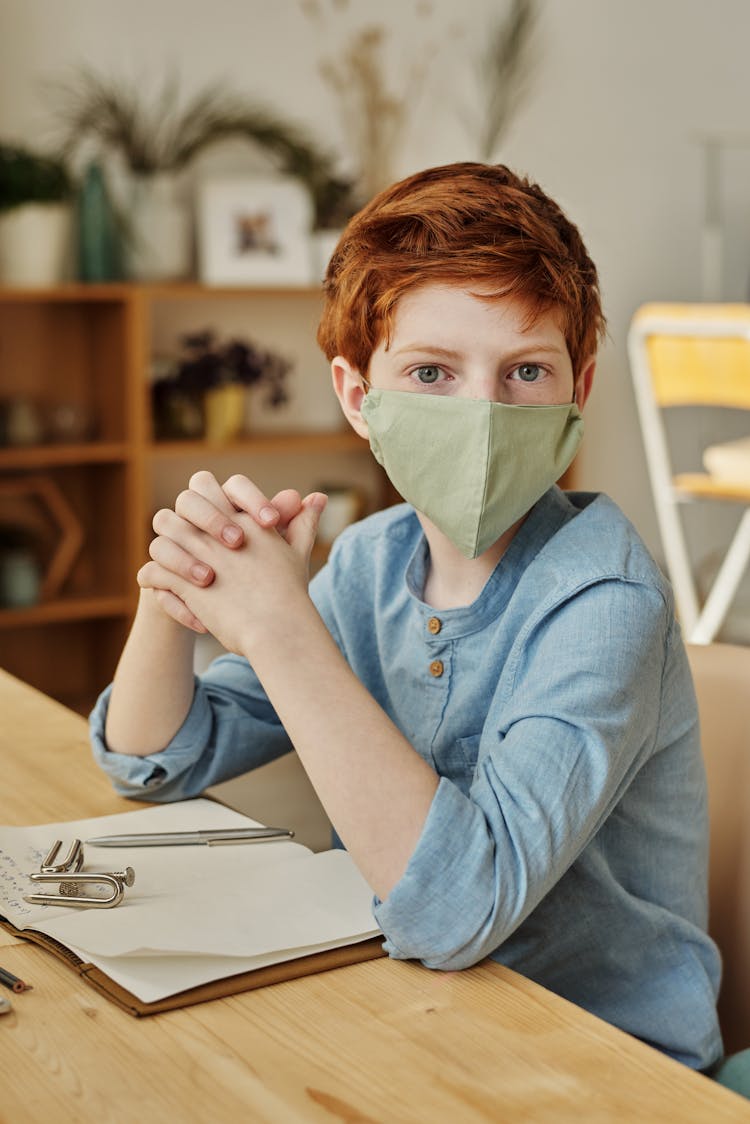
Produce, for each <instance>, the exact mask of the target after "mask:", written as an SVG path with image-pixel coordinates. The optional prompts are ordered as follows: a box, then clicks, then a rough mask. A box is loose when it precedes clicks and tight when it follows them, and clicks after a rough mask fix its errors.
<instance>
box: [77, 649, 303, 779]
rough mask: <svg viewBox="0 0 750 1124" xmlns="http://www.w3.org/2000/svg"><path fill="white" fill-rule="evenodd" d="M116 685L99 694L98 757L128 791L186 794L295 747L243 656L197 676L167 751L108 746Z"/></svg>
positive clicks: (94, 716)
mask: <svg viewBox="0 0 750 1124" xmlns="http://www.w3.org/2000/svg"><path fill="white" fill-rule="evenodd" d="M111 690H112V688H111V686H110V687H108V688H107V689H106V690H105V691H103V692H102V694H101V695H100V697H99V699H98V700H97V703H96V706H95V707H94V709H93V711H92V713H91V716H90V718H89V731H90V740H91V747H92V751H93V755H94V759H95V760H96V762H97V764H98V765H99V766H100V767H101V768H102V769H103V770H104V772H105V773H107V775H108V776H109V777H110V779H111V781H112V784H113V786H114V788H115V790H116V791H117V792H118V793H119V794H120V795H122V796H129V797H132V798H134V799H140V800H153V801H169V800H182V799H187V798H189V797H192V796H197V795H198V794H199V793H201V792H203V791H204V789H206V788H208V787H209V785H213V784H219V783H220V782H221V781H225V780H230V779H231V778H232V777H237V776H240V775H241V774H242V773H246V772H248V771H249V770H250V769H254V768H257V767H258V766H259V765H263V764H266V763H267V762H268V761H272V760H274V759H275V758H276V757H280V756H282V755H283V754H284V753H288V752H289V751H290V750H291V748H292V746H291V743H290V741H289V738H288V737H287V734H286V732H285V730H284V729H283V727H282V725H281V723H280V722H279V719H278V717H277V715H276V712H275V711H274V709H273V707H272V706H271V704H270V702H269V701H268V699H267V697H266V695H265V693H264V691H263V689H262V687H261V686H260V684H259V682H258V680H257V677H256V676H255V674H254V673H253V671H252V669H251V668H250V667H249V665H248V664H247V661H245V660H243V659H241V658H240V657H238V656H232V655H227V656H221V657H220V658H219V659H217V660H215V661H214V663H213V664H211V666H210V668H209V669H208V670H207V671H206V672H205V673H204V674H203V675H202V676H200V677H196V679H195V690H194V695H193V701H192V705H191V707H190V710H189V712H188V714H187V717H186V718H185V721H184V722H183V724H182V726H181V727H180V729H179V730H178V731H177V733H176V734H175V736H174V737H173V738H172V740H171V741H170V742H169V744H168V745H167V746H165V748H164V749H163V750H160V751H159V752H158V753H153V754H149V755H148V756H146V757H139V756H136V755H132V754H125V753H115V752H113V751H112V750H110V749H109V748H108V746H107V744H106V740H105V736H104V730H105V724H106V718H107V707H108V704H109V697H110V694H111Z"/></svg>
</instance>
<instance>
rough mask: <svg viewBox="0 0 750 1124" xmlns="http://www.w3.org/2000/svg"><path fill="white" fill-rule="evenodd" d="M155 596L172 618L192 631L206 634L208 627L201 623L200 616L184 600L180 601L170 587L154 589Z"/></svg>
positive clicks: (202, 634)
mask: <svg viewBox="0 0 750 1124" xmlns="http://www.w3.org/2000/svg"><path fill="white" fill-rule="evenodd" d="M154 597H155V598H156V601H157V603H158V604H159V605H160V607H161V608H162V609H163V610H164V612H165V613H166V614H167V616H169V617H171V618H172V620H174V621H177V623H178V624H182V625H184V626H185V628H189V629H190V630H191V631H192V632H197V633H198V634H199V635H200V636H205V635H206V633H207V632H208V629H207V628H205V627H204V625H202V624H201V622H200V621H199V620H198V618H197V617H196V616H195V615H194V614H193V613H191V612H190V610H189V609H188V607H187V605H186V604H185V602H184V601H180V599H179V597H176V596H175V594H174V593H170V591H169V590H168V589H157V590H155V591H154Z"/></svg>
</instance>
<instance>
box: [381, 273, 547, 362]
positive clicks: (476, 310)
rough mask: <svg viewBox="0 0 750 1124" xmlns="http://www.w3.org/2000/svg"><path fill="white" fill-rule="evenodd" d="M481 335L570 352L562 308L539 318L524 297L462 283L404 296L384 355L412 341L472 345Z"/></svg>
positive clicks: (423, 287) (420, 289)
mask: <svg viewBox="0 0 750 1124" xmlns="http://www.w3.org/2000/svg"><path fill="white" fill-rule="evenodd" d="M477 334H479V335H481V336H487V335H494V336H497V337H499V336H501V335H502V336H503V337H505V338H510V337H513V339H515V340H517V341H518V342H528V343H532V342H537V341H539V342H541V341H544V342H545V343H546V344H548V345H550V346H557V347H559V348H561V349H563V350H567V344H566V340H565V334H564V331H563V326H562V315H561V312H560V310H559V309H558V308H550V309H547V310H544V311H542V312H539V313H534V311H533V310H532V308H531V306H530V304H529V303H528V302H526V301H524V300H523V299H522V298H521V297H518V296H515V295H505V296H498V295H497V293H496V292H493V291H492V290H491V289H487V288H485V289H483V288H481V287H476V288H474V287H472V288H471V289H469V288H467V287H466V286H465V285H458V284H455V285H453V284H427V285H420V286H419V287H418V288H415V289H411V290H409V291H408V292H406V293H404V295H403V296H402V297H401V298H400V299H399V301H398V303H397V305H396V307H395V309H394V312H393V315H392V318H391V323H390V332H389V339H387V340H381V343H380V345H379V348H378V350H381V349H382V350H392V349H393V348H394V347H399V346H403V345H404V344H405V343H408V342H409V341H410V339H411V337H414V338H413V342H415V343H423V344H425V343H435V344H438V343H440V344H442V343H444V342H455V341H456V340H459V339H460V340H464V341H465V342H467V343H468V342H470V341H471V340H472V339H474V338H476V336H477ZM417 337H419V338H417Z"/></svg>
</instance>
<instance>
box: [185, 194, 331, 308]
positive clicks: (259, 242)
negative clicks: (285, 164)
mask: <svg viewBox="0 0 750 1124" xmlns="http://www.w3.org/2000/svg"><path fill="white" fill-rule="evenodd" d="M312 219H313V210H312V201H311V199H310V196H309V193H308V192H307V191H306V190H305V188H304V187H303V185H302V184H301V183H299V182H298V181H297V180H295V179H292V178H290V177H283V176H269V177H260V176H244V177H232V178H223V179H209V180H206V181H204V182H203V184H201V185H200V187H199V191H198V208H197V250H198V275H199V277H200V280H201V281H202V282H203V284H205V285H213V286H220V285H226V286H232V285H237V286H243V285H246V286H258V287H265V286H270V287H273V286H285V285H309V284H311V283H312V281H313V272H314V270H313V253H312V239H311V236H310V235H311V229H312Z"/></svg>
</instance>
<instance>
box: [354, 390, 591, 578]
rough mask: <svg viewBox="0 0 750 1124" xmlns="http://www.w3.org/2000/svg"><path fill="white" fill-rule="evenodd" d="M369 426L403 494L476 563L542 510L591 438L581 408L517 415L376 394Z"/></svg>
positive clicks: (518, 410) (366, 414)
mask: <svg viewBox="0 0 750 1124" xmlns="http://www.w3.org/2000/svg"><path fill="white" fill-rule="evenodd" d="M362 417H363V418H364V419H365V421H366V422H367V427H368V430H369V435H370V447H371V449H372V451H373V453H374V455H375V459H376V460H377V461H378V462H379V463H380V464H381V465H382V466H383V468H384V469H385V471H386V473H387V474H388V477H389V479H390V481H391V483H392V484H393V486H394V488H395V489H396V490H397V491H398V492H399V494H400V495H402V496H403V498H404V499H405V500H406V501H407V502H408V503H410V504H412V505H413V506H414V507H415V508H416V509H417V511H420V512H422V514H423V515H426V516H427V518H428V519H430V520H431V521H432V522H433V523H434V524H435V526H436V527H439V529H440V530H441V531H442V532H443V534H444V535H446V537H447V538H449V539H450V541H451V542H452V543H453V544H454V545H455V546H456V547H457V548H458V550H460V551H461V553H462V554H464V555H466V557H467V558H476V557H477V555H479V554H482V553H483V552H484V551H485V550H487V549H488V547H490V546H492V544H493V543H495V542H497V540H498V539H499V538H500V536H501V535H502V534H503V532H504V531H507V530H508V528H509V527H511V526H512V525H513V524H514V523H515V522H516V520H517V519H520V518H521V516H522V515H525V514H526V512H527V511H529V509H530V508H532V507H533V506H534V504H535V503H536V501H537V500H538V499H539V498H540V497H541V496H543V495H544V493H545V492H546V491H547V489H548V488H549V487H551V485H552V484H554V483H555V481H556V480H558V479H559V478H560V476H562V474H563V472H564V471H565V469H566V468H567V467H568V465H569V464H570V462H571V461H572V460H573V457H574V456H575V453H576V450H577V449H578V446H579V445H580V443H581V437H582V436H583V418H582V417H581V414H580V412H579V410H578V407H577V405H576V404H575V403H574V402H571V403H566V404H565V405H562V406H508V405H506V404H505V403H503V402H487V401H479V400H477V399H473V398H448V397H438V396H437V395H426V394H412V393H410V392H409V391H403V390H380V389H377V388H370V389H369V390H368V392H367V394H366V396H365V398H364V400H363V402H362Z"/></svg>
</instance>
